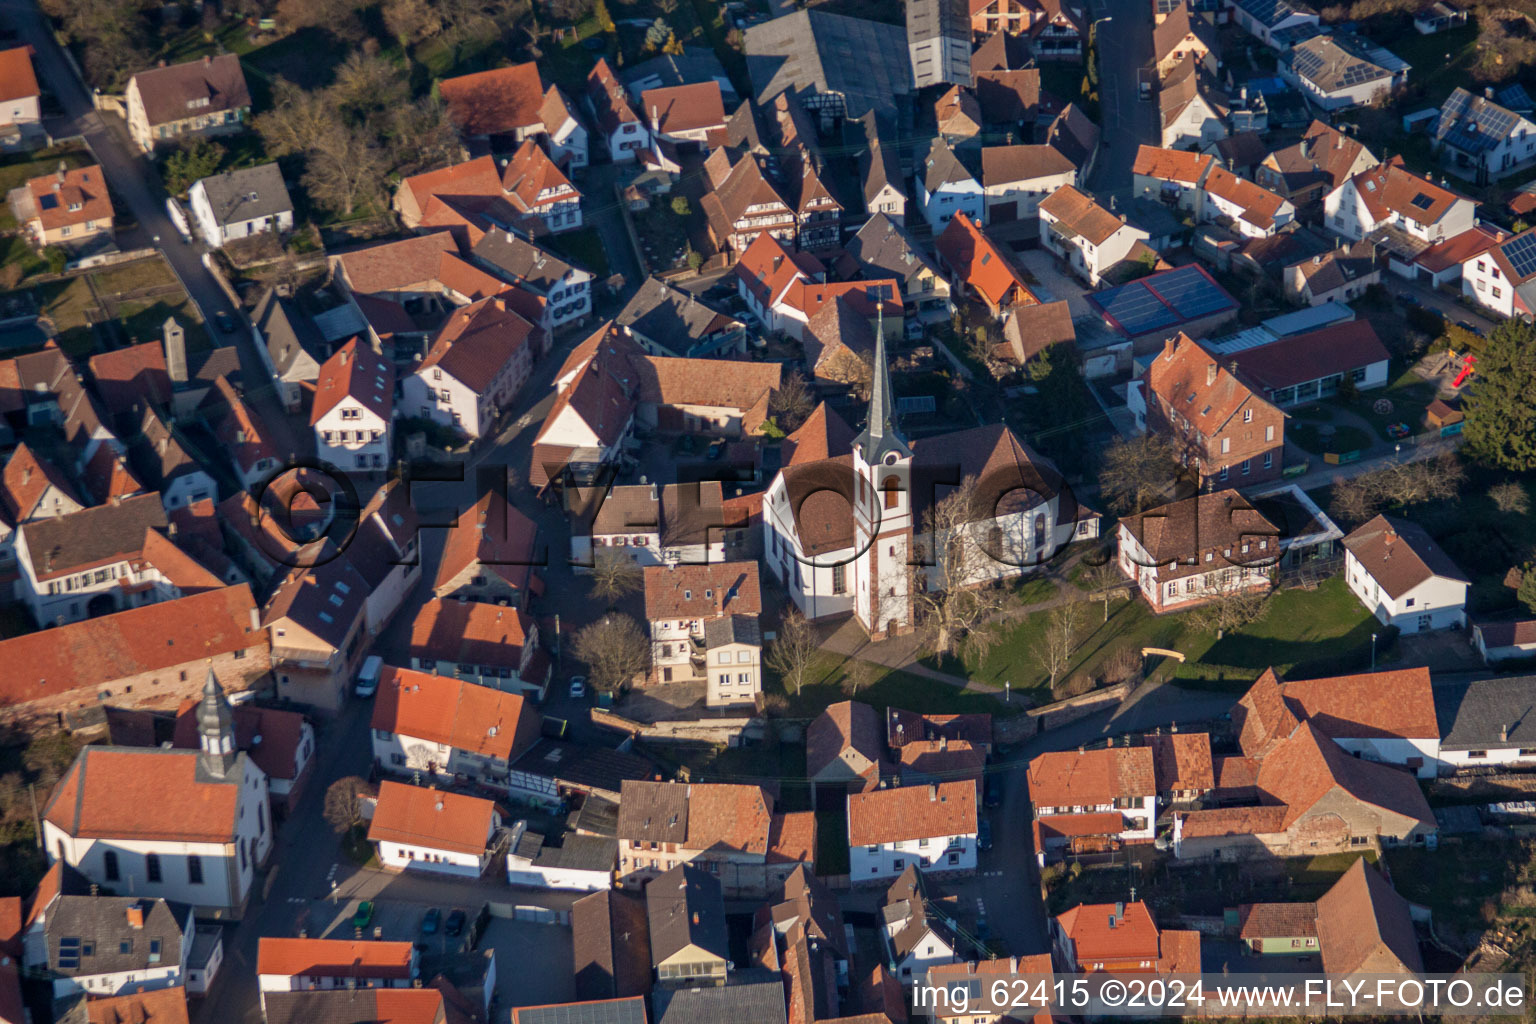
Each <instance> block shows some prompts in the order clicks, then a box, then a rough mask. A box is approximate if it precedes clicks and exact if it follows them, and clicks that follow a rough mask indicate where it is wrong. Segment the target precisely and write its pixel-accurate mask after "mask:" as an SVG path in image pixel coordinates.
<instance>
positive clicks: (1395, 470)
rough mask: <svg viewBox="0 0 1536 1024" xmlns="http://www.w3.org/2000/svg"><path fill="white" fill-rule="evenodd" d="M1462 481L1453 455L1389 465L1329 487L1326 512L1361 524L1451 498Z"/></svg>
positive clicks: (1460, 468)
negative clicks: (1392, 511)
mask: <svg viewBox="0 0 1536 1024" xmlns="http://www.w3.org/2000/svg"><path fill="white" fill-rule="evenodd" d="M1465 479H1466V469H1465V468H1464V467H1463V466H1462V464H1461V459H1460V458H1459V457H1458V456H1457V455H1456V453H1455V452H1445V453H1443V454H1441V455H1437V456H1436V457H1435V458H1433V459H1421V460H1418V461H1412V462H1396V463H1389V464H1387V465H1386V466H1383V467H1382V468H1381V469H1377V470H1373V471H1372V472H1369V473H1362V474H1361V475H1359V476H1357V477H1353V478H1351V479H1348V480H1339V481H1337V482H1335V483H1334V485H1333V502H1332V504H1331V506H1330V511H1332V512H1333V514H1334V517H1335V518H1338V519H1343V520H1345V521H1346V522H1350V523H1355V524H1358V523H1363V522H1365V521H1366V520H1367V519H1370V518H1371V517H1372V516H1374V515H1376V513H1378V512H1380V511H1381V510H1383V509H1387V508H1401V507H1404V506H1408V505H1420V504H1423V503H1424V502H1426V501H1439V500H1443V499H1446V498H1451V497H1454V496H1455V495H1456V494H1457V492H1458V491H1460V489H1461V485H1462V482H1463V481H1464V480H1465Z"/></svg>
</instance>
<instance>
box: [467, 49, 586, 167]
mask: <svg viewBox="0 0 1536 1024" xmlns="http://www.w3.org/2000/svg"><path fill="white" fill-rule="evenodd" d="M438 92H439V94H440V95H441V96H442V98H443V104H444V105H445V106H446V107H447V108H448V118H449V120H451V121H452V122H453V124H454V127H455V128H457V129H458V130H459V135H460V136H461V137H462V138H463V139H464V140H465V141H466V142H467V143H469V144H470V145H472V146H474V147H476V148H479V150H480V152H482V153H483V152H485V151H486V148H489V149H490V150H492V151H494V152H511V151H513V150H514V149H516V148H517V147H518V146H520V145H522V144H523V143H524V142H526V141H528V140H529V139H535V140H538V141H540V142H542V143H543V144H544V145H545V146H546V147H547V148H548V150H549V154H550V156H552V157H554V159H555V161H556V162H558V163H560V164H564V165H566V166H567V167H568V168H570V169H573V170H580V169H581V168H584V167H586V166H587V129H586V127H585V126H584V125H583V124H582V123H581V121H580V120H579V119H578V118H577V117H576V114H575V110H574V108H573V107H572V105H571V103H570V101H569V100H567V99H566V97H565V94H564V93H562V92H561V91H560V88H559V86H555V85H551V86H550V87H549V88H547V89H546V88H545V87H544V83H543V82H542V81H541V80H540V77H539V68H538V65H537V64H535V63H534V62H532V61H529V62H527V63H526V64H513V65H511V66H509V67H504V68H497V69H495V70H493V71H480V72H477V73H475V74H471V75H459V76H457V77H455V78H445V79H443V80H442V81H441V82H439V83H438Z"/></svg>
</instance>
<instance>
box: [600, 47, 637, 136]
mask: <svg viewBox="0 0 1536 1024" xmlns="http://www.w3.org/2000/svg"><path fill="white" fill-rule="evenodd" d="M587 99H588V100H590V101H591V103H592V110H593V112H594V113H596V114H597V123H598V126H599V127H601V128H602V130H603V131H605V132H607V133H609V134H612V133H613V132H614V131H616V130H618V128H619V126H620V125H622V124H634V123H636V122H638V121H639V120H640V118H639V116H638V115H637V114H636V113H635V111H634V108H633V107H631V106H630V103H629V96H628V94H626V93H625V91H624V86H623V85H622V84H620V82H619V80H618V79H617V78H615V77H614V74H613V69H612V68H610V67H609V66H608V58H606V57H599V58H597V63H596V64H595V65H594V66H593V68H592V70H591V71H589V72H587Z"/></svg>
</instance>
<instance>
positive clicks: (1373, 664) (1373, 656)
mask: <svg viewBox="0 0 1536 1024" xmlns="http://www.w3.org/2000/svg"><path fill="white" fill-rule="evenodd" d="M1371 671H1372V672H1375V671H1376V634H1375V633H1372V634H1371Z"/></svg>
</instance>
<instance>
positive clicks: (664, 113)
mask: <svg viewBox="0 0 1536 1024" xmlns="http://www.w3.org/2000/svg"><path fill="white" fill-rule="evenodd" d="M640 110H641V114H642V117H643V118H644V119H645V121H646V123H647V124H654V125H655V129H656V130H657V131H659V132H662V133H663V134H677V133H680V132H689V131H697V130H698V129H700V128H721V129H723V128H724V127H725V101H724V100H723V99H722V98H721V96H720V83H719V82H716V81H715V80H714V79H710V80H709V81H707V82H693V83H689V84H686V85H674V86H663V87H662V88H659V89H647V90H645V92H643V93H641V94H640Z"/></svg>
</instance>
